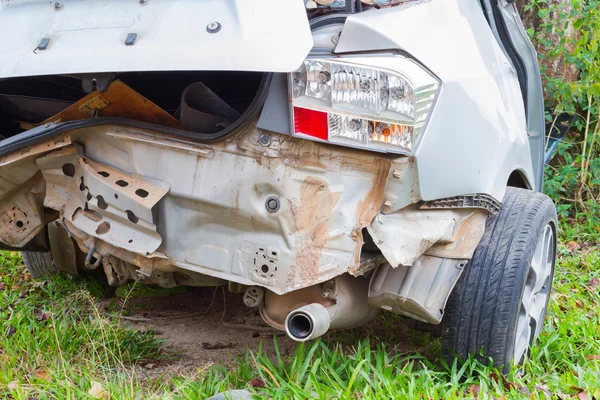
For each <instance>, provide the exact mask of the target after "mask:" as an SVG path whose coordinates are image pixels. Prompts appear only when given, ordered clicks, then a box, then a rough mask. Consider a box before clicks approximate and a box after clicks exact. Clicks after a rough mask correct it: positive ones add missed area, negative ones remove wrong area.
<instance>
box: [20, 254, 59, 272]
mask: <svg viewBox="0 0 600 400" xmlns="http://www.w3.org/2000/svg"><path fill="white" fill-rule="evenodd" d="M21 257H23V263H24V264H25V268H27V270H28V271H29V273H30V274H31V276H33V277H34V278H36V279H39V278H42V277H44V276H48V275H54V274H56V273H57V272H58V270H57V269H56V267H55V266H54V263H53V262H52V253H50V252H49V251H48V252H45V253H41V252H34V251H22V252H21Z"/></svg>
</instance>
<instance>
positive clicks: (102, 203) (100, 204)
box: [96, 195, 108, 210]
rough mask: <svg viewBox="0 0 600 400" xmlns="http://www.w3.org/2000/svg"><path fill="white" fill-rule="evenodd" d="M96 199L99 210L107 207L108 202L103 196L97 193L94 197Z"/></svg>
mask: <svg viewBox="0 0 600 400" xmlns="http://www.w3.org/2000/svg"><path fill="white" fill-rule="evenodd" d="M96 199H97V200H98V208H99V209H101V210H106V209H107V208H108V204H107V203H106V201H105V200H104V197H102V196H100V195H98V196H97V197H96Z"/></svg>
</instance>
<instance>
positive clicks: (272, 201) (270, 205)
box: [265, 197, 281, 212]
mask: <svg viewBox="0 0 600 400" xmlns="http://www.w3.org/2000/svg"><path fill="white" fill-rule="evenodd" d="M280 206H281V204H280V203H279V199H278V198H277V197H269V198H268V199H267V202H266V203H265V207H266V208H267V211H269V212H276V211H278V210H279V207H280Z"/></svg>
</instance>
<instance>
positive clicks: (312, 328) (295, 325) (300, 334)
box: [285, 303, 331, 342]
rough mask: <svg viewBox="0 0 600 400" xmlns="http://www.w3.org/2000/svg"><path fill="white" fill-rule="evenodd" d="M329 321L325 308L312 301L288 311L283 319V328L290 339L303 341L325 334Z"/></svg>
mask: <svg viewBox="0 0 600 400" xmlns="http://www.w3.org/2000/svg"><path fill="white" fill-rule="evenodd" d="M330 322H331V317H330V316H329V312H328V311H327V309H326V308H325V307H324V306H323V305H321V304H318V303H313V304H309V305H306V306H304V307H300V308H298V309H296V310H294V311H292V312H290V313H289V314H288V316H287V318H286V319H285V330H286V332H287V334H288V336H289V337H291V338H292V339H294V340H296V341H299V342H305V341H307V340H311V339H315V338H318V337H319V336H322V335H323V334H325V332H327V330H328V329H329V324H330Z"/></svg>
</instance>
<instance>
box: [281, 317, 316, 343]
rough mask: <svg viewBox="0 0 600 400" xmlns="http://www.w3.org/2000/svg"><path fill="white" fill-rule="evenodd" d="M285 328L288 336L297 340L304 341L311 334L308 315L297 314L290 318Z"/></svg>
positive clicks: (311, 324) (310, 322)
mask: <svg viewBox="0 0 600 400" xmlns="http://www.w3.org/2000/svg"><path fill="white" fill-rule="evenodd" d="M287 328H288V329H287V330H288V334H289V335H290V336H292V337H294V338H298V339H306V338H308V337H309V336H310V335H311V333H312V332H313V323H312V320H311V319H310V317H309V316H308V315H306V314H305V313H303V312H298V313H296V314H294V315H291V316H290V319H289V321H288V324H287Z"/></svg>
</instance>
